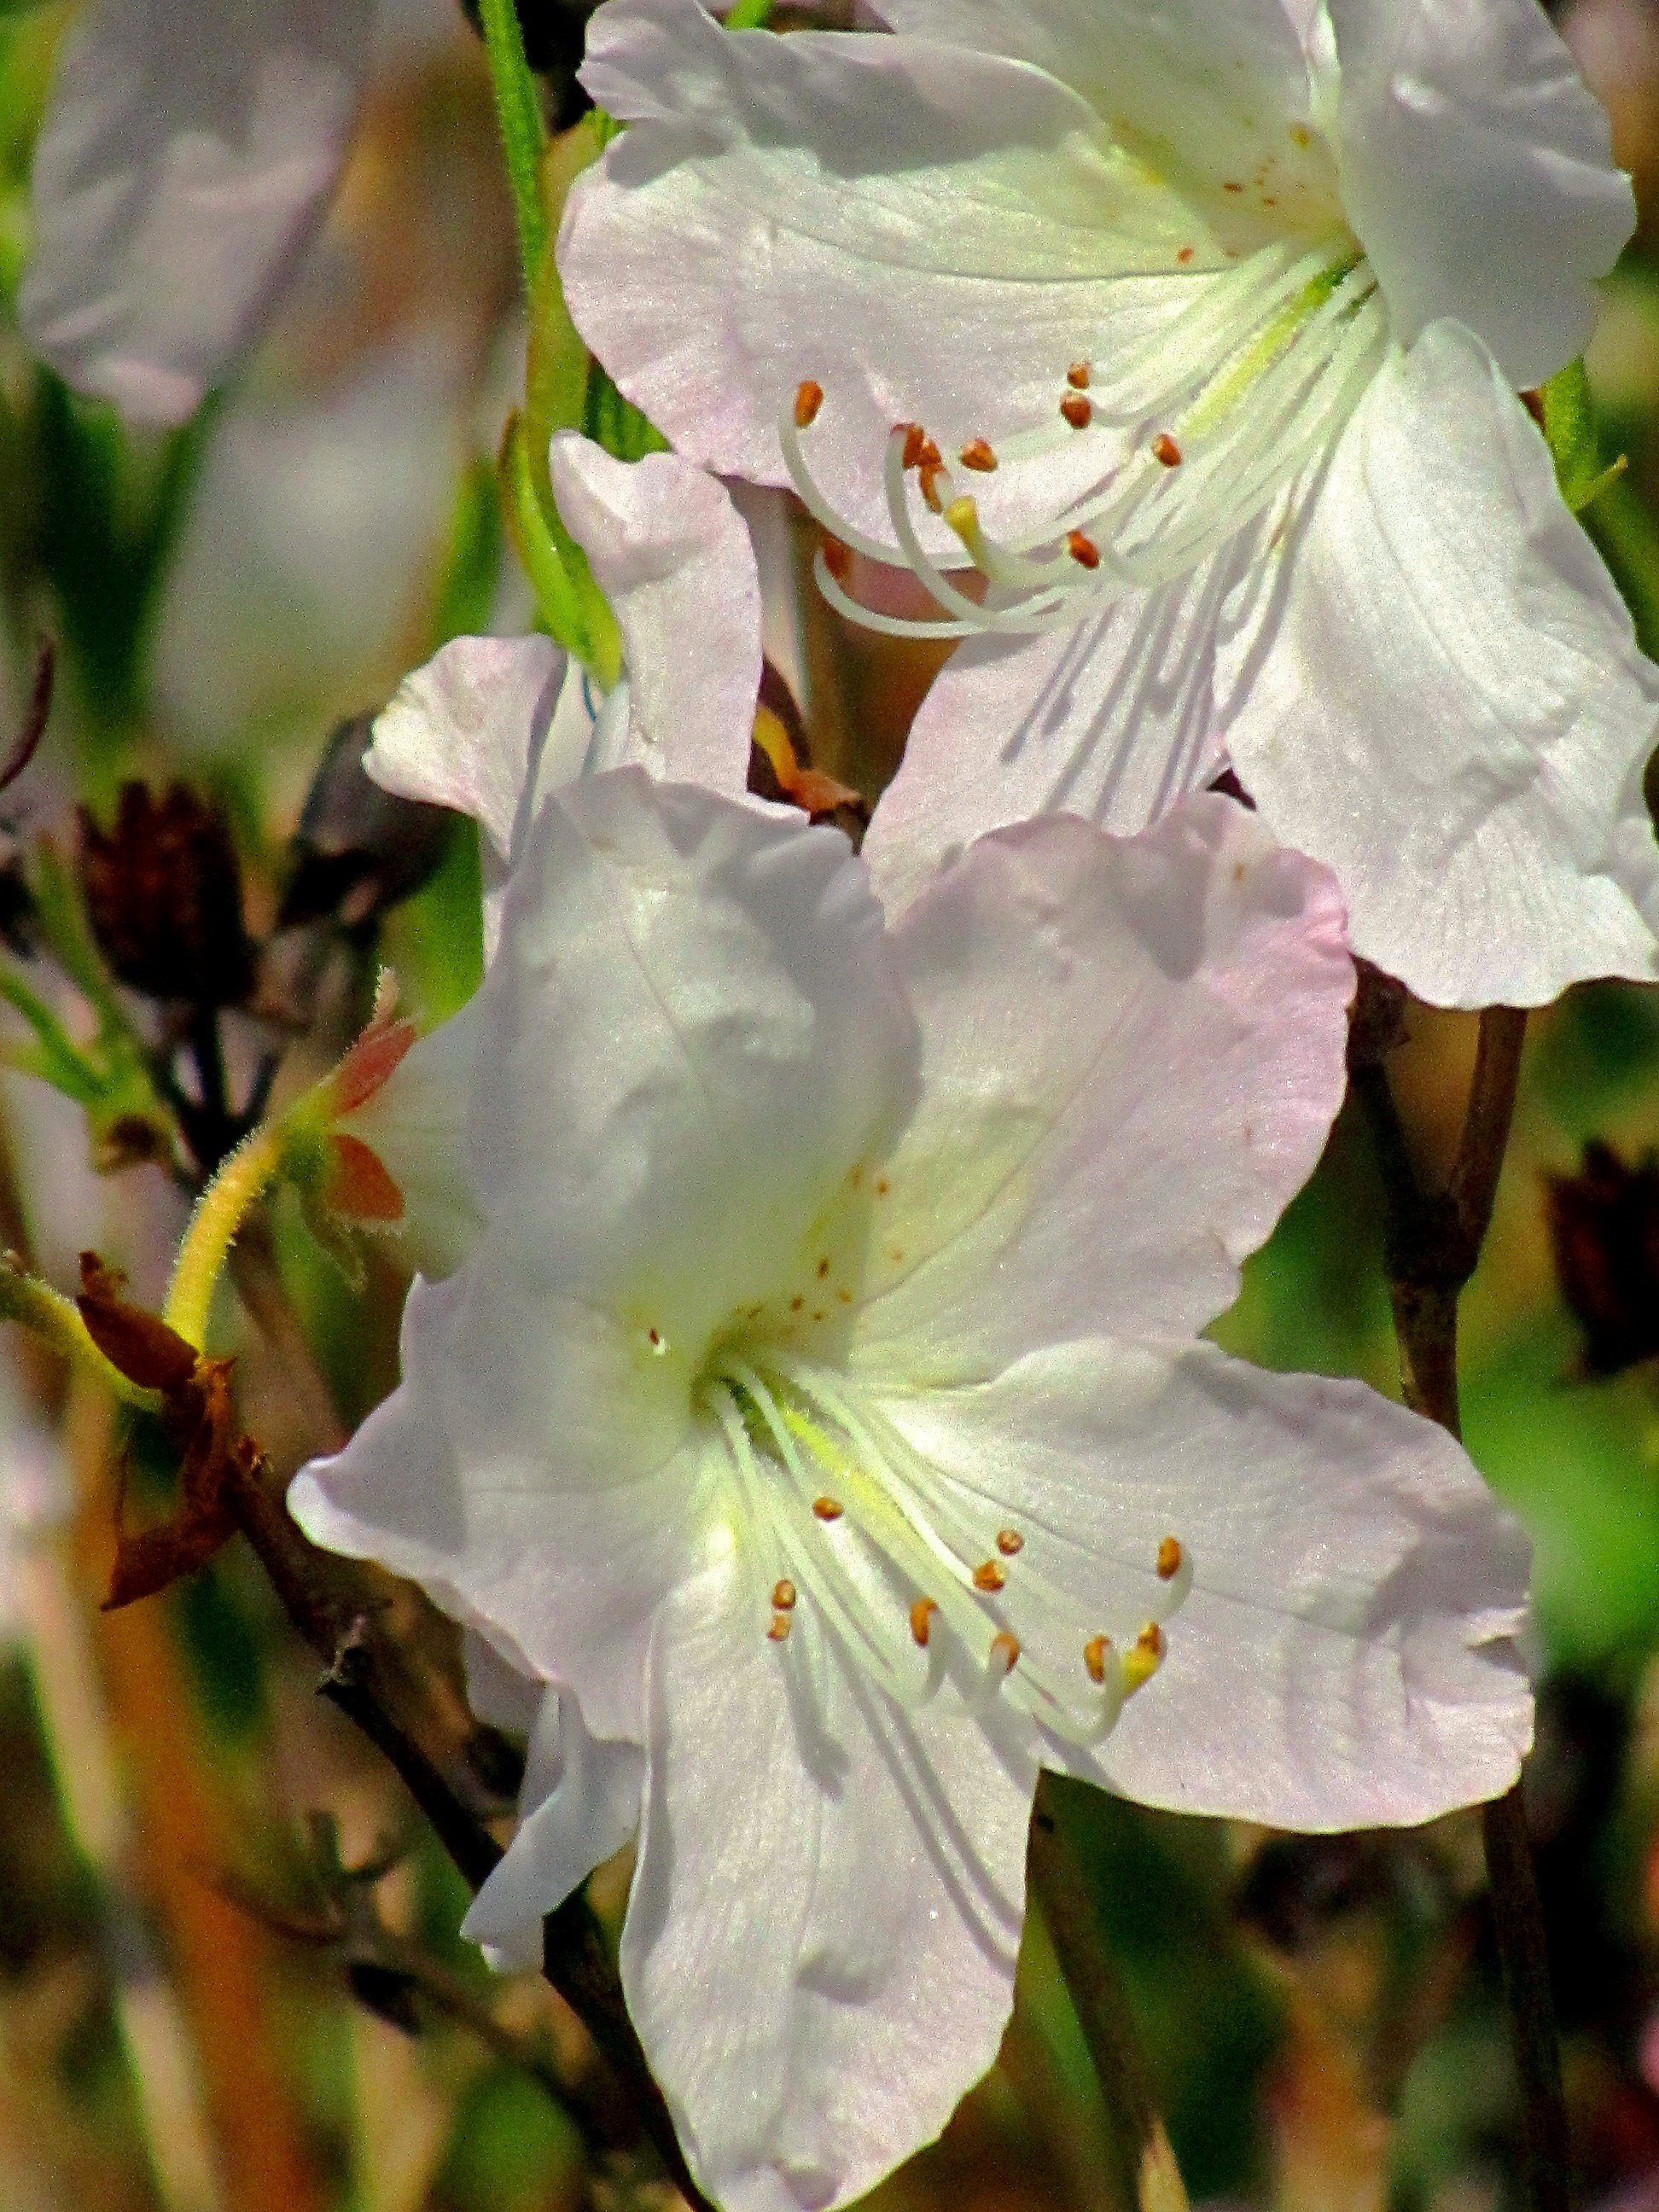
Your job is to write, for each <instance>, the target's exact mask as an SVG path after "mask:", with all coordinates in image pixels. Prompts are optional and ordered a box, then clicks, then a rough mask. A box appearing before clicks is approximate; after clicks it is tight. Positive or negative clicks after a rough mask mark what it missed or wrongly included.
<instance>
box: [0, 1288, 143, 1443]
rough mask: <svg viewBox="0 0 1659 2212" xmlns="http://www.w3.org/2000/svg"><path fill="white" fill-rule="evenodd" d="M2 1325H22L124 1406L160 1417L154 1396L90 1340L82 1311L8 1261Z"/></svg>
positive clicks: (1, 1294)
mask: <svg viewBox="0 0 1659 2212" xmlns="http://www.w3.org/2000/svg"><path fill="white" fill-rule="evenodd" d="M0 1320H3V1321H15V1322H21V1324H22V1326H23V1327H24V1328H27V1329H31V1330H33V1333H34V1334H35V1335H36V1336H39V1337H42V1338H44V1339H45V1340H46V1342H47V1343H48V1344H50V1345H52V1346H53V1347H54V1348H55V1349H56V1350H57V1351H58V1352H62V1353H63V1354H64V1356H65V1358H69V1359H71V1360H73V1361H74V1362H75V1363H76V1365H77V1366H80V1367H82V1368H84V1369H85V1370H86V1371H87V1373H88V1375H90V1376H93V1377H94V1379H95V1380H96V1381H97V1382H99V1383H102V1385H103V1386H104V1388H105V1389H106V1390H108V1391H109V1392H110V1393H111V1395H112V1396H114V1397H116V1398H118V1399H119V1400H120V1401H121V1402H122V1404H123V1405H125V1406H132V1407H137V1409H138V1410H139V1411H140V1412H143V1413H159V1412H160V1411H161V1396H160V1394H159V1393H158V1392H156V1391H155V1390H143V1389H140V1388H139V1387H138V1385H137V1383H130V1382H129V1381H128V1380H127V1378H126V1376H125V1375H123V1374H122V1372H121V1370H120V1369H119V1368H118V1367H116V1366H114V1365H112V1363H111V1362H110V1361H109V1360H107V1359H106V1358H105V1357H104V1355H103V1353H102V1352H100V1350H99V1349H98V1346H96V1345H95V1344H94V1342H93V1340H92V1339H91V1337H90V1336H89V1335H88V1333H87V1325H86V1323H85V1322H83V1321H82V1318H81V1310H80V1308H79V1307H78V1306H77V1305H76V1304H75V1302H74V1300H73V1299H72V1298H66V1297H64V1294H63V1292H62V1291H55V1290H53V1288H52V1285H51V1284H50V1283H43V1282H42V1281H41V1280H40V1277H39V1276H38V1275H30V1274H27V1273H24V1271H23V1269H22V1268H21V1267H19V1266H18V1265H17V1263H16V1261H15V1260H14V1259H11V1258H9V1257H8V1258H7V1259H5V1260H3V1261H0Z"/></svg>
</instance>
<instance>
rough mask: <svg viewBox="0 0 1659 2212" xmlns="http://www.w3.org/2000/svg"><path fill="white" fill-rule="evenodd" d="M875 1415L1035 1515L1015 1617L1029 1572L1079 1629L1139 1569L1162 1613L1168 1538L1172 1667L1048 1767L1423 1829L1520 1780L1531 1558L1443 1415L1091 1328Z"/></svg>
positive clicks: (1310, 1815)
mask: <svg viewBox="0 0 1659 2212" xmlns="http://www.w3.org/2000/svg"><path fill="white" fill-rule="evenodd" d="M886 1412H887V1414H888V1417H889V1418H890V1420H891V1421H892V1422H893V1424H894V1425H895V1426H896V1427H897V1428H899V1429H900V1430H901V1431H902V1433H903V1434H904V1435H905V1437H907V1439H908V1442H909V1443H912V1444H913V1445H914V1446H915V1449H916V1450H917V1451H918V1452H919V1453H920V1454H921V1455H923V1456H924V1457H925V1458H926V1459H927V1460H928V1461H929V1462H930V1463H932V1464H933V1466H935V1467H936V1468H939V1469H940V1470H942V1471H943V1473H944V1474H945V1475H947V1476H948V1477H951V1478H954V1479H955V1480H957V1482H959V1483H960V1484H961V1485H962V1486H963V1488H964V1490H965V1491H967V1492H969V1493H971V1494H973V1495H975V1496H976V1497H979V1498H985V1499H987V1500H989V1501H992V1502H993V1504H994V1509H995V1510H998V1511H1001V1512H1006V1514H1007V1516H1008V1517H1009V1518H1010V1520H1011V1521H1012V1522H1014V1523H1016V1524H1017V1525H1018V1527H1019V1528H1020V1529H1021V1530H1022V1531H1023V1533H1024V1537H1025V1548H1024V1551H1023V1552H1022V1553H1021V1554H1020V1556H1019V1558H1018V1559H1016V1560H1015V1561H1013V1562H1012V1563H1011V1566H1010V1570H1009V1577H1008V1591H1007V1595H1008V1597H1009V1601H1010V1606H1011V1611H1012V1607H1013V1601H1014V1600H1015V1597H1016V1594H1017V1591H1018V1576H1019V1573H1020V1571H1021V1570H1022V1567H1024V1565H1027V1564H1028V1563H1029V1564H1030V1566H1031V1567H1032V1568H1033V1569H1034V1570H1035V1571H1038V1572H1041V1573H1042V1574H1043V1575H1044V1576H1046V1577H1048V1580H1049V1581H1050V1582H1051V1583H1053V1584H1054V1587H1055V1588H1056V1589H1059V1590H1060V1591H1070V1592H1071V1593H1073V1595H1074V1597H1075V1600H1076V1604H1077V1610H1078V1613H1079V1616H1080V1617H1081V1618H1083V1619H1085V1620H1086V1619H1087V1618H1088V1617H1089V1610H1090V1608H1091V1607H1098V1606H1100V1605H1102V1604H1103V1603H1108V1602H1116V1603H1118V1604H1119V1605H1120V1606H1121V1604H1122V1602H1123V1597H1122V1588H1121V1586H1122V1585H1123V1584H1124V1583H1125V1581H1126V1578H1133V1577H1139V1586H1140V1589H1141V1591H1142V1593H1143V1594H1144V1602H1145V1603H1146V1606H1147V1607H1148V1608H1149V1609H1150V1608H1151V1607H1153V1606H1155V1605H1156V1603H1157V1593H1158V1572H1157V1570H1156V1569H1155V1568H1154V1567H1153V1566H1152V1565H1151V1563H1152V1561H1153V1560H1154V1559H1156V1558H1157V1556H1158V1550H1159V1547H1160V1546H1161V1545H1162V1544H1163V1543H1164V1541H1165V1540H1166V1539H1167V1538H1170V1537H1174V1538H1176V1540H1177V1541H1178V1543H1179V1545H1180V1547H1181V1551H1182V1555H1183V1565H1182V1571H1183V1572H1185V1571H1188V1569H1190V1571H1191V1575H1192V1583H1191V1587H1190V1589H1189V1590H1188V1593H1187V1595H1186V1596H1185V1598H1184V1599H1183V1601H1182V1603H1181V1606H1180V1610H1179V1612H1178V1613H1176V1614H1175V1616H1174V1617H1173V1619H1172V1620H1170V1626H1169V1630H1168V1634H1167V1638H1164V1651H1163V1656H1162V1660H1161V1662H1160V1663H1159V1665H1158V1669H1157V1672H1156V1673H1155V1674H1154V1675H1153V1677H1152V1680H1150V1681H1148V1682H1147V1683H1146V1685H1145V1686H1144V1687H1143V1688H1142V1689H1141V1690H1140V1691H1139V1693H1138V1694H1137V1695H1135V1696H1133V1697H1132V1698H1131V1699H1129V1700H1128V1702H1127V1705H1125V1706H1124V1709H1123V1711H1122V1715H1121V1718H1120V1719H1119V1721H1118V1723H1117V1726H1116V1727H1115V1729H1113V1731H1112V1733H1111V1734H1110V1735H1109V1736H1108V1737H1107V1738H1106V1740H1105V1741H1104V1742H1103V1744H1102V1745H1101V1746H1100V1747H1099V1749H1098V1750H1097V1752H1095V1753H1087V1752H1079V1751H1077V1750H1075V1749H1071V1748H1068V1747H1066V1745H1065V1744H1063V1743H1060V1742H1055V1743H1053V1744H1049V1745H1048V1746H1047V1747H1045V1749H1044V1752H1043V1757H1044V1759H1045V1760H1046V1761H1048V1763H1051V1764H1054V1765H1064V1766H1067V1767H1069V1768H1070V1769H1072V1771H1075V1772H1078V1773H1081V1774H1084V1775H1085V1776H1087V1777H1090V1778H1092V1779H1095V1780H1099V1781H1103V1782H1105V1783H1106V1784H1108V1785H1109V1787H1111V1788H1113V1789H1115V1790H1120V1791H1121V1792H1122V1793H1123V1794H1124V1795H1126V1796H1131V1797H1134V1798H1138V1799H1139V1800H1140V1801H1141V1802H1144V1803H1147V1804H1153V1805H1163V1806H1168V1807H1171V1808H1175V1809H1176V1810H1178V1811H1182V1812H1190V1813H1206V1814H1224V1815H1226V1816H1228V1817H1230V1818H1232V1819H1237V1820H1262V1821H1266V1822H1268V1823H1270V1824H1272V1825H1273V1826H1276V1827H1295V1828H1301V1829H1310V1830H1319V1829H1340V1828H1352V1827H1368V1826H1379V1825H1396V1824H1401V1825H1404V1824H1410V1823H1413V1822H1416V1821H1419V1820H1429V1819H1431V1818H1433V1817H1434V1816H1435V1815H1437V1814H1441V1813H1444V1812H1447V1811H1449V1810H1450V1809H1451V1808H1454V1807H1456V1806H1459V1805H1466V1804H1471V1803H1474V1802H1478V1801H1480V1800H1482V1799H1485V1798H1488V1797H1493V1796H1498V1795H1499V1794H1500V1793H1501V1792H1502V1791H1503V1790H1505V1789H1507V1788H1508V1787H1509V1785H1510V1784H1511V1783H1512V1782H1513V1781H1514V1780H1515V1778H1516V1774H1517V1773H1518V1772H1519V1771H1520V1764H1521V1759H1522V1755H1523V1753H1525V1751H1526V1750H1527V1748H1528V1744H1529V1743H1530V1741H1531V1736H1532V1697H1531V1692H1530V1691H1529V1689H1528V1684H1527V1680H1526V1675H1525V1672H1524V1669H1523V1668H1522V1664H1521V1662H1520V1658H1519V1655H1518V1652H1517V1650H1516V1644H1515V1640H1514V1639H1515V1638H1516V1636H1517V1635H1518V1633H1519V1632H1520V1631H1521V1628H1522V1624H1523V1622H1524V1619H1525V1613H1526V1596H1527V1577H1528V1559H1529V1553H1528V1545H1527V1541H1526V1539H1525V1537H1524V1536H1523V1535H1522V1533H1521V1530H1520V1529H1519V1528H1518V1527H1517V1526H1516V1523H1515V1522H1514V1521H1513V1520H1511V1518H1510V1516H1509V1515H1508V1514H1507V1513H1505V1512H1504V1510H1502V1509H1501V1508H1500V1507H1499V1506H1498V1505H1497V1504H1495V1503H1494V1502H1493V1501H1492V1498H1491V1497H1490V1495H1489V1494H1488V1492H1486V1487H1485V1486H1484V1484H1483V1483H1482V1482H1481V1480H1480V1476H1479V1475H1478V1474H1477V1473H1476V1472H1475V1470H1474V1468H1473V1467H1472V1466H1471V1465H1470V1464H1469V1462H1468V1459H1467V1458H1466V1457H1465V1455H1464V1454H1463V1452H1462V1449H1461V1448H1460V1447H1459V1446H1458V1445H1456V1444H1455V1443H1453V1442H1452V1441H1451V1439H1450V1438H1449V1437H1447V1436H1446V1435H1445V1434H1444V1432H1443V1431H1441V1430H1440V1429H1438V1428H1437V1427H1435V1426H1434V1425H1432V1424H1431V1423H1430V1422H1427V1421H1425V1420H1422V1419H1419V1417H1418V1416H1417V1415H1415V1414H1413V1413H1407V1412H1406V1411H1405V1410H1404V1409H1403V1408H1402V1407H1398V1406H1395V1405H1392V1404H1390V1403H1389V1401H1387V1400H1386V1399H1383V1398H1380V1397H1378V1396H1377V1395H1376V1393H1375V1392H1373V1391H1371V1390H1369V1389H1365V1388H1364V1385H1362V1384H1359V1383H1346V1382H1330V1381H1327V1380H1324V1379H1322V1378H1316V1377H1314V1376H1302V1375H1296V1376H1291V1375H1272V1374H1267V1373H1265V1372H1263V1371H1261V1370H1258V1369H1255V1368H1252V1367H1249V1366H1247V1365H1246V1364H1243V1362H1242V1361H1237V1360H1231V1359H1228V1358H1225V1356H1224V1355H1223V1354H1222V1353H1220V1352H1217V1351H1215V1350H1214V1349H1213V1348H1212V1346H1208V1345H1194V1346H1188V1347H1185V1348H1182V1349H1174V1348H1171V1349H1165V1348H1163V1347H1159V1346H1139V1345H1128V1344H1108V1343H1103V1342H1097V1343H1092V1344H1072V1345H1066V1346H1061V1347H1060V1348H1059V1349H1057V1350H1054V1351H1051V1352H1040V1353H1037V1354H1036V1355H1034V1356H1033V1357H1031V1358H1027V1359H1024V1360H1023V1361H1021V1362H1020V1363H1019V1364H1018V1365H1016V1366H1014V1367H1012V1368H1011V1369H1010V1370H1007V1371H1006V1373H1004V1374H1002V1375H1000V1376H998V1377H997V1378H996V1379H995V1380H994V1382H991V1383H987V1384H985V1385H983V1386H981V1387H980V1388H977V1389H971V1388H970V1389H963V1390H959V1391H955V1392H950V1391H930V1392H916V1393H913V1394H895V1395H893V1396H892V1397H891V1398H890V1399H889V1400H888V1401H887V1402H886ZM1034 1648H1035V1649H1036V1655H1037V1656H1048V1655H1046V1654H1043V1653H1042V1650H1041V1647H1040V1645H1037V1646H1036V1647H1034ZM1066 1656H1069V1657H1070V1660H1071V1665H1072V1671H1073V1674H1075V1675H1076V1676H1077V1678H1078V1680H1079V1684H1080V1683H1081V1681H1082V1679H1083V1668H1082V1664H1081V1662H1080V1659H1079V1656H1078V1655H1076V1654H1071V1655H1065V1654H1060V1655H1056V1656H1055V1663H1056V1664H1059V1663H1060V1661H1062V1660H1063V1659H1064V1658H1065V1657H1066Z"/></svg>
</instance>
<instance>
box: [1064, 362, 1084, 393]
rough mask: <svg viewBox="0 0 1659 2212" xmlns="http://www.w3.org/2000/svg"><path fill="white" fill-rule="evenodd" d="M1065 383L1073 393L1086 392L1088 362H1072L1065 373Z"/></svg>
mask: <svg viewBox="0 0 1659 2212" xmlns="http://www.w3.org/2000/svg"><path fill="white" fill-rule="evenodd" d="M1066 382H1067V384H1069V385H1070V386H1071V387H1072V389H1073V392H1086V391H1087V390H1088V389H1089V364H1088V362H1086V361H1074V362H1073V363H1072V365H1071V367H1070V368H1068V369H1067V370H1066Z"/></svg>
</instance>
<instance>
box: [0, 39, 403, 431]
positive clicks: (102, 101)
mask: <svg viewBox="0 0 1659 2212" xmlns="http://www.w3.org/2000/svg"><path fill="white" fill-rule="evenodd" d="M373 22H374V8H373V4H372V0H223V4H222V5H220V6H218V7H216V8H214V9H211V10H210V9H205V8H203V7H199V6H192V5H190V4H188V0H98V4H97V5H96V6H95V7H94V8H92V9H88V12H87V16H86V19H85V21H84V22H83V23H82V26H81V27H80V28H79V29H78V31H77V33H76V35H75V38H74V40H73V43H72V44H71V45H70V47H69V50H68V52H67V53H66V54H65V57H64V64H63V68H62V70H61V73H60V75H59V78H58V87H57V91H56V94H55V96H54V99H53V101H52V108H51V111H50V113H49V115H48V118H47V121H46V129H45V131H44V133H43V135H42V137H41V140H40V146H39V148H38V149H37V151H36V154H35V159H34V180H33V208H34V240H35V242H34V252H33V258H32V260H31V261H30V264H29V266H28V269H27V271H26V273H25V276H24V278H23V283H22V286H21V291H20V293H19V297H18V313H19V316H20V318H21V322H22V325H23V329H24V331H25V333H26V334H27V337H28V340H29V343H30V344H31V345H33V347H34V349H35V350H36V351H37V352H38V353H40V355H41V356H43V357H44V358H45V359H46V361H48V362H51V364H52V367H53V368H56V369H57V370H58V373H59V374H61V375H62V376H64V378H66V379H67V380H68V381H69V382H70V384H72V385H74V386H76V388H77V390H80V391H82V392H94V393H96V394H98V395H100V397H102V398H107V399H112V400H113V401H114V402H115V403H116V404H117V405H118V407H119V408H120V409H121V410H122V411H123V413H124V414H125V415H127V416H129V417H130V418H131V420H133V421H135V422H152V423H163V422H183V421H184V420H185V418H186V417H187V416H190V415H191V414H192V413H193V412H194V411H195V410H196V409H197V407H198V406H199V405H200V404H201V402H202V400H203V398H204V396H205V395H206V393H207V392H209V391H210V390H211V389H212V387H213V386H215V385H216V384H218V383H219V382H221V381H222V379H223V378H224V376H225V374H227V372H228V370H229V369H230V368H231V367H232V366H233V365H234V362H235V360H236V358H237V356H238V355H239V354H240V352H241V350H242V349H243V348H244V347H245V346H246V345H247V343H249V342H250V340H251V339H252V337H254V335H255V334H256V333H257V331H258V327H259V325H260V324H261V323H262V322H263V320H264V316H265V313H266V312H267V310H268V309H269V307H270V303H271V301H272V299H273V297H274V296H275V295H276V290H277V289H278V287H279V286H280V285H281V283H283V278H284V277H285V276H286V275H287V272H288V270H289V266H290V264H292V262H293V260H294V258H295V255H296V254H297V253H298V252H299V251H300V249H301V246H303V245H304V244H305V241H306V240H307V237H308V236H309V234H310V233H311V230H312V228H313V226H314V225H315V223H316V222H317V221H318V219H319V216H321V214H322V212H323V210H324V208H325V205H326V204H327V201H328V197H329V194H330V193H331V191H332V190H333V187H334V180H335V178H336V176H337V173H338V171H339V167H340V163H341V161H342V159H343V155H344V153H345V148H346V143H347V140H348V138H349V135H350V131H351V127H352V123H353V120H354V118H355V116H356V107H357V100H358V94H359V92H360V90H361V88H362V77H363V73H364V70H365V69H366V67H367V64H368V46H369V37H370V33H371V30H372V27H373Z"/></svg>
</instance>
